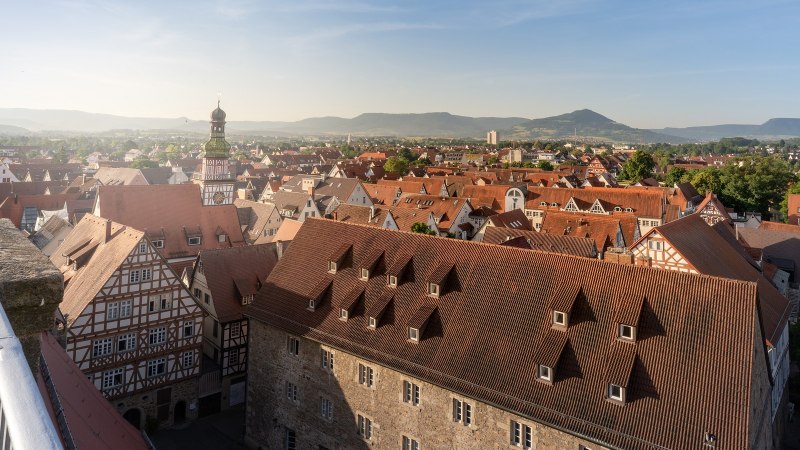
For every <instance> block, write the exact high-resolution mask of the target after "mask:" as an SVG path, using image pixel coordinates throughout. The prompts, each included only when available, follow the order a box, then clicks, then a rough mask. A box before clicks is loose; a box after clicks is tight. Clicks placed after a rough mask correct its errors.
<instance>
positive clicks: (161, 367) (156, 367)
mask: <svg viewBox="0 0 800 450" xmlns="http://www.w3.org/2000/svg"><path fill="white" fill-rule="evenodd" d="M166 373H167V358H166V357H161V358H156V359H151V360H150V361H147V378H155V377H159V376H162V375H165V374H166Z"/></svg>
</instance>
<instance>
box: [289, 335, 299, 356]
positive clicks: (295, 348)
mask: <svg viewBox="0 0 800 450" xmlns="http://www.w3.org/2000/svg"><path fill="white" fill-rule="evenodd" d="M286 351H287V352H288V353H289V354H290V355H295V356H297V355H299V354H300V339H297V338H296V337H294V336H288V337H287V338H286Z"/></svg>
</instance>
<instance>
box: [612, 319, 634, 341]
mask: <svg viewBox="0 0 800 450" xmlns="http://www.w3.org/2000/svg"><path fill="white" fill-rule="evenodd" d="M624 330H628V331H629V332H630V334H629V335H628V336H626V335H625V333H624ZM617 338H618V339H620V340H622V341H631V342H632V341H635V340H636V327H634V326H632V325H626V324H624V323H620V324H619V326H617Z"/></svg>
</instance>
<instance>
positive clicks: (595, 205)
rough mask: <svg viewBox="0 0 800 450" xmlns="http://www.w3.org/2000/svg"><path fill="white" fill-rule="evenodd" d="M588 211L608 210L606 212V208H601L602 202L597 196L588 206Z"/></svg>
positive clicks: (604, 211)
mask: <svg viewBox="0 0 800 450" xmlns="http://www.w3.org/2000/svg"><path fill="white" fill-rule="evenodd" d="M589 212H590V213H592V214H608V212H606V209H605V208H603V203H602V202H601V201H600V199H599V198H598V199H595V201H594V203H592V206H591V208H589Z"/></svg>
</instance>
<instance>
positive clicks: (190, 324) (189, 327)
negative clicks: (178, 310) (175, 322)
mask: <svg viewBox="0 0 800 450" xmlns="http://www.w3.org/2000/svg"><path fill="white" fill-rule="evenodd" d="M192 336H194V321H193V320H187V321H186V322H183V337H184V339H185V338H190V337H192Z"/></svg>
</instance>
